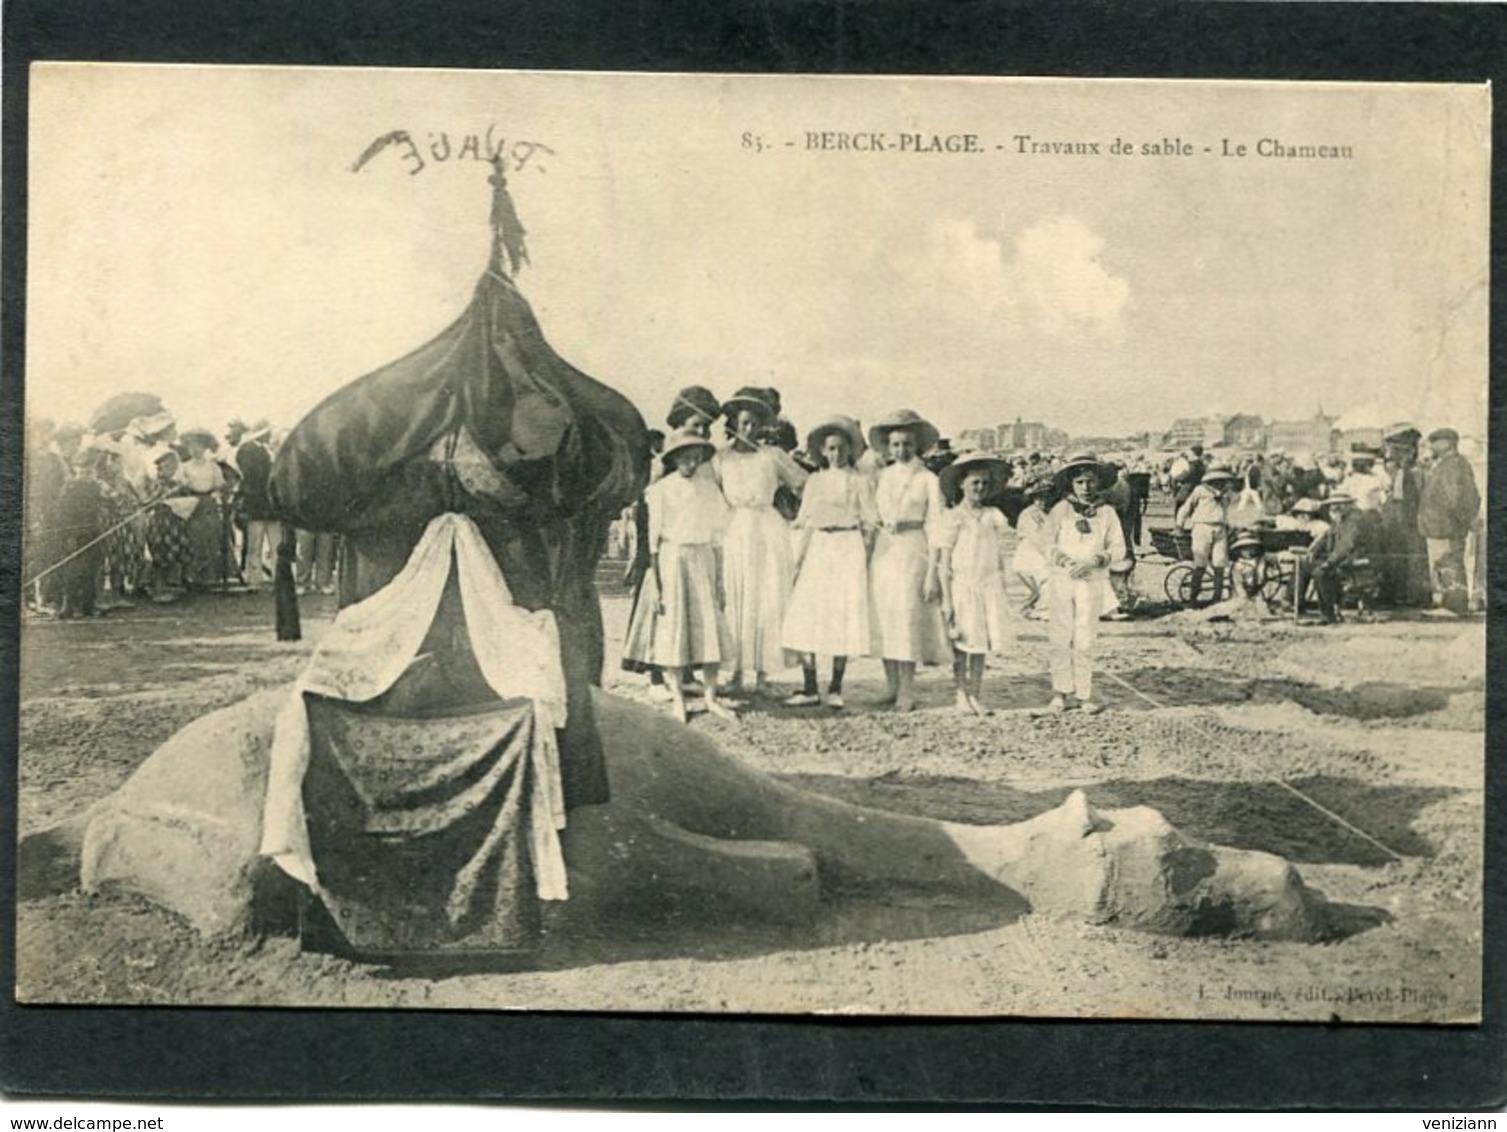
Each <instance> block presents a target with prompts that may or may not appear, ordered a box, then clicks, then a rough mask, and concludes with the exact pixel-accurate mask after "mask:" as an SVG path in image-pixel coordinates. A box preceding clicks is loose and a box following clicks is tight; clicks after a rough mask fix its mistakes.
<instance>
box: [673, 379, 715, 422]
mask: <svg viewBox="0 0 1507 1132" xmlns="http://www.w3.org/2000/svg"><path fill="white" fill-rule="evenodd" d="M721 415H722V402H721V401H719V400H717V395H716V394H715V393H713V392H712V391H711V390H710V389H708V388H707V387H706V386H704V385H687V386H686V387H685V388H684V389H682V390H681V391H680V392H679V393H677V394H675V400H674V401H672V402H670V412H669V415H668V416H667V417H666V418H665V419H666V422H667V423H668V424H669V426H670V427H671V428H681V427H683V426H684V425H685V423H686V422H687V421H688V420H691V419H692V418H693V417H694V418H695V419H696V420H701V421H706V422H707V423H708V424H710V423H711V422H712V421H714V420H716V419H717V418H718V417H719V416H721Z"/></svg>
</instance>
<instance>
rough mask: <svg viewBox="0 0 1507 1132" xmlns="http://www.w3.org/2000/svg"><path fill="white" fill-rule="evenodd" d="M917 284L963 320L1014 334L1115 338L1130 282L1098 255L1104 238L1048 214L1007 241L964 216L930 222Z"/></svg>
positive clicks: (1071, 219)
mask: <svg viewBox="0 0 1507 1132" xmlns="http://www.w3.org/2000/svg"><path fill="white" fill-rule="evenodd" d="M925 248H926V251H925V253H924V254H923V256H922V257H921V259H920V263H919V266H918V270H916V272H915V274H916V275H917V276H919V279H918V280H917V282H920V283H922V284H923V285H924V288H925V291H926V292H928V293H930V294H931V295H933V296H935V297H937V298H944V297H945V301H946V302H947V303H949V304H959V303H960V304H963V305H964V309H966V310H967V311H968V314H969V317H970V319H972V320H975V321H976V322H979V323H984V324H987V323H993V324H994V325H996V326H998V327H1000V328H1001V329H1005V330H1006V331H1007V332H1008V333H1009V335H1010V336H1011V337H1012V338H1018V336H1020V335H1021V334H1022V333H1026V334H1037V335H1043V336H1046V337H1049V338H1056V337H1063V336H1068V335H1084V334H1087V335H1091V336H1094V337H1099V338H1109V339H1117V338H1118V337H1119V336H1120V333H1121V329H1122V315H1123V314H1124V311H1125V307H1126V304H1127V303H1128V302H1129V299H1130V284H1129V282H1128V281H1126V280H1125V279H1123V278H1121V277H1119V276H1117V275H1114V274H1113V273H1111V272H1110V271H1109V270H1108V269H1107V268H1106V267H1105V266H1104V264H1103V262H1102V261H1101V259H1100V256H1101V254H1102V253H1103V251H1104V240H1103V239H1102V238H1101V237H1100V236H1098V235H1096V234H1095V233H1094V232H1093V231H1091V230H1090V229H1089V228H1088V227H1087V226H1086V225H1085V224H1083V222H1082V221H1080V220H1078V219H1076V218H1075V217H1072V216H1052V217H1047V218H1045V219H1043V220H1039V221H1037V222H1036V223H1034V224H1032V225H1030V226H1029V227H1027V228H1025V229H1023V230H1021V231H1020V232H1019V233H1018V234H1017V235H1016V236H1015V237H1014V238H1013V240H1012V239H1011V238H1010V237H1008V236H1007V235H1004V234H990V233H986V232H983V231H981V230H980V228H979V226H978V225H976V224H974V223H972V222H970V221H966V220H957V219H948V220H940V221H938V222H936V223H935V224H934V225H933V226H932V228H931V231H930V232H929V233H928V238H927V241H926V244H925Z"/></svg>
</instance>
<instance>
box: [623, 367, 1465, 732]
mask: <svg viewBox="0 0 1507 1132" xmlns="http://www.w3.org/2000/svg"><path fill="white" fill-rule="evenodd" d="M719 422H720V425H721V429H720V431H721V433H722V435H720V436H719V435H717V432H718V424H719ZM666 425H667V431H665V432H657V433H656V434H655V438H656V455H655V466H654V468H653V469H652V470H651V475H652V476H653V477H655V478H654V482H653V483H652V484H651V486H650V488H649V490H648V491H647V492H646V493H645V496H644V499H643V502H642V503H641V504H640V505H639V506H638V507H637V508H636V509H635V511H634V512H633V514H632V515H630V516H627V517H625V521H624V522H625V526H627V527H631V529H632V534H631V535H629V536H627V537H623V538H622V539H621V543H622V545H623V547H624V553H626V554H628V555H629V556H630V558H631V566H630V568H629V571H628V578H629V581H630V584H631V585H632V587H633V590H634V606H633V614H632V618H631V623H630V628H629V632H628V635H627V641H626V645H625V649H624V658H623V663H624V667H625V668H628V669H629V670H632V671H639V672H647V673H648V674H649V678H650V680H651V692H652V694H653V695H654V696H655V697H656V698H658V699H661V700H663V701H665V702H668V703H669V704H670V705H671V708H672V710H673V711H674V712H675V714H676V715H677V716H679V717H682V718H683V717H684V716H685V715H686V713H687V712H688V711H689V710H690V707H691V701H689V700H688V698H687V697H688V694H692V695H693V694H698V693H699V695H700V696H701V697H702V701H703V703H704V706H705V708H706V710H707V711H709V712H712V713H715V714H719V715H726V714H728V713H729V708H728V705H727V703H726V702H725V701H726V700H727V699H732V700H734V701H736V700H737V699H739V698H742V697H746V696H748V695H753V696H764V697H769V696H771V695H779V697H780V698H781V699H783V702H784V703H786V704H788V705H790V706H815V705H819V704H825V705H827V706H828V707H832V708H841V707H842V706H843V680H844V675H845V672H846V668H847V662H848V660H849V659H850V658H852V657H855V656H870V657H877V658H879V659H881V660H882V661H883V663H884V671H885V676H886V684H887V692H886V695H885V697H884V702H885V703H889V704H893V705H894V706H895V708H896V709H897V710H900V711H905V710H909V709H910V708H911V707H912V706H913V705H914V702H915V695H914V679H915V672H916V668H917V666H918V665H931V664H951V665H952V667H953V672H954V678H955V682H956V697H957V705H958V707H959V708H960V709H961V710H964V711H967V712H981V711H982V708H981V706H980V700H979V695H980V692H979V689H980V683H981V680H982V675H983V669H984V658H985V657H986V656H987V655H988V654H990V653H1000V652H1003V651H1005V650H1006V649H1007V648H1008V647H1009V644H1010V639H1011V633H1012V624H1013V623H1014V622H1016V621H1018V620H1019V619H1021V618H1025V619H1043V620H1046V621H1048V622H1049V627H1048V639H1049V642H1050V650H1051V676H1052V687H1053V697H1052V699H1051V701H1050V703H1049V705H1048V706H1047V710H1050V711H1054V712H1055V711H1064V710H1067V709H1068V708H1069V707H1072V706H1075V705H1076V706H1081V707H1082V708H1083V709H1084V710H1085V711H1087V712H1090V713H1092V712H1095V711H1097V710H1098V704H1097V702H1096V701H1095V699H1094V695H1093V676H1092V655H1091V654H1092V648H1093V644H1094V639H1095V634H1096V631H1097V630H1096V626H1097V624H1098V622H1099V621H1101V620H1103V619H1123V618H1125V617H1128V616H1129V615H1130V612H1131V611H1132V610H1133V609H1135V608H1136V607H1137V606H1138V605H1140V604H1141V602H1142V599H1141V596H1140V595H1139V594H1138V593H1137V591H1136V587H1135V585H1134V583H1133V574H1134V570H1135V567H1136V560H1137V555H1138V552H1139V548H1140V547H1141V545H1142V543H1143V541H1144V539H1145V537H1146V530H1145V529H1144V528H1145V525H1146V524H1145V520H1146V516H1147V512H1148V509H1149V506H1150V502H1151V497H1152V493H1153V492H1154V491H1155V490H1157V489H1160V490H1161V491H1162V492H1164V493H1165V495H1166V497H1167V499H1168V501H1169V506H1170V508H1171V510H1172V523H1173V526H1174V527H1175V528H1176V530H1177V531H1179V532H1180V533H1181V535H1182V537H1183V538H1184V539H1185V545H1186V547H1187V551H1188V554H1187V556H1188V557H1191V561H1192V574H1191V579H1190V583H1189V589H1190V591H1191V592H1190V593H1189V594H1188V595H1187V600H1188V604H1192V605H1195V606H1196V605H1201V604H1206V600H1205V599H1207V604H1218V603H1220V602H1222V601H1223V600H1224V599H1225V598H1226V596H1227V595H1236V594H1238V595H1241V596H1244V597H1246V598H1254V597H1256V596H1257V595H1258V593H1259V592H1260V590H1261V586H1262V582H1263V580H1264V579H1265V578H1266V577H1267V576H1268V575H1267V574H1266V573H1265V572H1264V570H1263V568H1262V566H1263V560H1264V559H1265V557H1266V556H1267V555H1268V554H1269V553H1271V552H1272V550H1271V548H1272V547H1273V546H1274V545H1275V546H1280V547H1282V548H1283V551H1284V552H1285V553H1286V554H1287V555H1288V556H1289V557H1296V558H1298V559H1300V560H1301V566H1300V567H1299V568H1298V569H1297V570H1296V571H1295V572H1293V574H1292V575H1291V576H1293V577H1295V578H1296V579H1298V580H1297V582H1296V583H1295V584H1294V586H1293V592H1291V593H1290V594H1289V595H1288V596H1287V600H1289V601H1292V602H1295V603H1301V602H1302V601H1303V600H1304V598H1305V596H1308V597H1310V598H1311V600H1312V601H1313V602H1314V603H1315V604H1316V605H1317V607H1318V611H1319V621H1320V623H1323V624H1333V623H1337V622H1338V621H1339V620H1340V619H1341V618H1342V616H1343V614H1342V612H1341V609H1342V606H1343V605H1344V604H1345V603H1346V602H1347V601H1350V602H1351V603H1354V604H1358V606H1359V607H1360V609H1361V610H1362V612H1366V611H1369V610H1373V609H1376V608H1378V607H1391V608H1395V609H1404V608H1420V609H1425V610H1427V611H1429V612H1431V613H1436V614H1438V615H1444V616H1455V615H1458V614H1461V613H1464V612H1465V611H1466V610H1467V609H1468V608H1471V607H1472V606H1473V605H1474V606H1476V607H1479V605H1480V604H1481V601H1482V599H1481V596H1480V594H1481V582H1482V580H1483V579H1484V570H1483V569H1482V567H1481V565H1480V559H1482V557H1483V556H1484V537H1483V535H1484V532H1483V511H1482V500H1481V497H1480V494H1479V491H1478V488H1477V486H1476V474H1475V472H1474V470H1473V469H1472V467H1471V465H1470V463H1469V462H1468V461H1467V460H1466V459H1465V458H1464V457H1463V456H1462V455H1461V454H1460V452H1459V451H1458V448H1459V437H1458V435H1457V433H1456V432H1455V431H1454V430H1453V429H1450V428H1440V429H1436V430H1434V431H1433V432H1432V433H1430V434H1429V436H1428V437H1427V442H1426V447H1425V446H1424V443H1423V442H1424V436H1423V434H1422V433H1421V432H1420V431H1419V430H1418V429H1416V428H1414V427H1413V426H1411V425H1408V424H1399V425H1397V426H1394V427H1393V428H1391V429H1389V430H1386V434H1385V447H1384V448H1371V447H1367V446H1356V447H1355V448H1354V449H1353V450H1352V451H1351V452H1350V453H1349V454H1348V456H1345V455H1340V454H1324V455H1322V456H1321V457H1318V458H1315V459H1314V460H1312V461H1305V460H1304V459H1302V458H1289V457H1288V456H1287V455H1286V454H1285V453H1282V452H1256V453H1250V454H1248V455H1246V456H1245V457H1243V458H1242V459H1240V460H1239V461H1238V462H1236V463H1235V464H1233V465H1231V464H1226V463H1222V462H1219V461H1216V460H1211V459H1209V458H1208V457H1207V456H1206V455H1205V453H1204V451H1203V449H1202V448H1201V447H1200V446H1194V447H1193V448H1192V449H1190V450H1189V451H1188V452H1185V453H1181V454H1179V455H1177V456H1174V457H1171V458H1168V459H1165V460H1163V461H1161V462H1159V463H1155V464H1154V463H1152V462H1151V461H1149V460H1147V459H1146V458H1145V457H1144V456H1131V457H1130V458H1129V459H1125V460H1119V459H1108V460H1105V459H1100V458H1098V457H1097V456H1096V455H1095V454H1094V453H1092V452H1083V451H1077V452H1068V453H1064V454H1055V453H1030V454H1016V455H1012V456H1005V455H1003V454H999V453H989V452H963V453H959V452H956V451H953V450H952V449H951V448H950V446H949V445H948V444H947V442H946V441H945V440H943V439H941V438H940V436H939V435H938V432H937V429H936V428H935V427H934V426H933V425H932V424H931V423H930V422H929V421H928V420H926V419H925V418H924V417H923V416H921V415H920V414H918V413H916V412H915V411H914V410H910V409H904V410H897V411H896V412H893V413H890V414H888V415H886V416H885V417H883V418H882V419H880V420H878V421H876V422H874V423H873V424H872V425H871V426H870V427H869V428H868V429H867V430H866V431H865V430H864V429H863V428H862V427H861V426H860V425H859V423H858V422H857V421H854V420H852V419H850V418H846V417H834V418H832V419H829V420H825V421H822V422H820V423H819V424H818V425H817V426H816V427H815V428H813V429H811V430H810V432H809V433H808V434H807V435H806V437H805V438H804V443H802V442H801V440H800V438H799V437H798V434H797V432H796V430H795V429H794V428H793V426H791V425H790V424H789V422H788V421H786V420H785V419H784V417H783V416H782V415H781V404H780V395H779V392H778V391H777V390H775V389H772V388H754V387H745V388H743V389H739V390H738V391H737V392H736V393H735V394H734V395H733V396H732V397H730V398H728V399H727V400H726V401H720V400H719V399H718V398H717V397H716V396H715V395H714V394H713V393H712V392H711V391H710V390H708V389H706V388H704V387H701V386H692V387H689V388H686V389H683V390H681V391H680V392H679V393H678V394H677V395H676V397H675V399H674V402H673V404H672V406H671V409H670V412H669V414H668V415H667V417H666ZM1012 527H1013V528H1014V531H1015V537H1014V538H1013V539H1009V538H1008V537H1007V533H1008V531H1009V530H1010V529H1011V528H1012ZM1268 532H1273V533H1276V534H1277V535H1278V536H1279V537H1278V538H1277V539H1276V540H1275V541H1272V540H1270V539H1268V537H1267V533H1268ZM1007 546H1013V552H1011V553H1009V554H1008V555H1007V550H1006V548H1007ZM1468 551H1469V554H1468V553H1467V552H1468ZM1468 557H1469V558H1470V559H1471V560H1472V567H1471V568H1467V558H1468ZM1007 581H1008V582H1009V585H1007ZM1011 590H1014V591H1015V593H1016V595H1017V596H1016V598H1015V600H1013V601H1012V600H1011V597H1010V591H1011ZM1263 600H1265V599H1263ZM818 658H824V659H826V660H827V661H828V662H829V663H830V669H829V670H828V672H827V673H826V679H825V681H823V680H822V679H820V674H819V673H818ZM793 666H799V668H800V671H801V677H802V685H801V687H800V688H799V689H798V690H796V691H794V692H793V693H791V694H789V695H784V694H783V693H775V692H773V691H772V688H771V685H770V683H769V677H770V675H771V673H773V672H775V671H777V670H779V669H784V668H788V667H793ZM724 676H725V677H726V679H724ZM697 677H699V684H697V683H696V680H697Z"/></svg>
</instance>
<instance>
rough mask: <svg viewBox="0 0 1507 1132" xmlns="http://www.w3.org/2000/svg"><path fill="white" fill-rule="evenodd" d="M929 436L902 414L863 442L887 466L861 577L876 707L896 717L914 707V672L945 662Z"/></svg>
mask: <svg viewBox="0 0 1507 1132" xmlns="http://www.w3.org/2000/svg"><path fill="white" fill-rule="evenodd" d="M937 436H938V434H937V430H936V428H935V427H934V426H933V425H932V424H931V423H930V422H929V421H926V420H924V419H923V418H922V417H921V416H920V415H919V414H917V413H915V412H913V411H912V410H910V409H899V410H897V411H895V412H893V413H890V414H889V415H888V416H886V417H885V418H884V419H883V420H881V421H880V422H879V423H878V424H876V425H874V426H873V427H871V428H870V429H869V443H870V444H871V445H873V446H874V447H876V448H877V447H881V446H882V447H883V448H884V449H885V450H886V451H887V452H888V453H889V456H890V461H891V462H890V464H889V466H888V467H886V468H885V469H884V470H883V471H881V472H880V473H879V478H878V480H877V483H876V487H875V500H874V502H875V505H876V507H877V509H878V511H879V534H878V537H877V538H876V540H875V543H874V557H873V561H872V562H871V563H870V567H869V577H870V581H871V590H870V592H871V594H872V605H873V610H874V631H875V641H874V645H875V648H876V649H877V650H878V653H879V655H880V657H881V658H883V660H884V678H885V681H886V683H887V684H888V685H889V689H888V694H887V695H886V696H885V699H884V702H885V703H893V704H894V705H895V709H896V710H897V711H910V710H911V709H912V708H913V707H914V706H915V676H916V665H917V664H945V663H947V662H948V661H949V660H950V659H951V655H952V650H951V648H950V647H949V645H948V641H947V630H946V628H945V627H944V625H943V622H942V607H941V604H940V602H941V597H942V588H941V583H940V581H939V580H938V577H937V546H938V542H939V538H940V523H941V519H942V510H943V505H942V489H941V486H940V484H939V483H938V482H937V477H936V476H935V475H933V474H932V473H931V472H929V471H927V470H926V466H925V465H924V464H922V463H921V455H922V454H923V453H925V452H927V451H929V450H930V449H931V448H933V447H935V445H936V443H937Z"/></svg>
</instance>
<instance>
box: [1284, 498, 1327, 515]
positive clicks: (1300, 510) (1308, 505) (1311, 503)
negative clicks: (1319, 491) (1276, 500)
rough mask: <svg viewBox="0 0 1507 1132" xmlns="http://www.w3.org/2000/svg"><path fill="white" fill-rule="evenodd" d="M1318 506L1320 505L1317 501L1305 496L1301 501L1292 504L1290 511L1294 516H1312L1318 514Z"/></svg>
mask: <svg viewBox="0 0 1507 1132" xmlns="http://www.w3.org/2000/svg"><path fill="white" fill-rule="evenodd" d="M1320 506H1321V504H1320V503H1319V501H1318V500H1317V499H1309V498H1308V496H1306V495H1305V496H1304V497H1303V498H1302V499H1299V500H1297V501H1296V502H1294V503H1293V505H1292V508H1291V510H1292V513H1293V514H1294V515H1313V514H1315V513H1317V512H1318V510H1319V508H1320Z"/></svg>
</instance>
